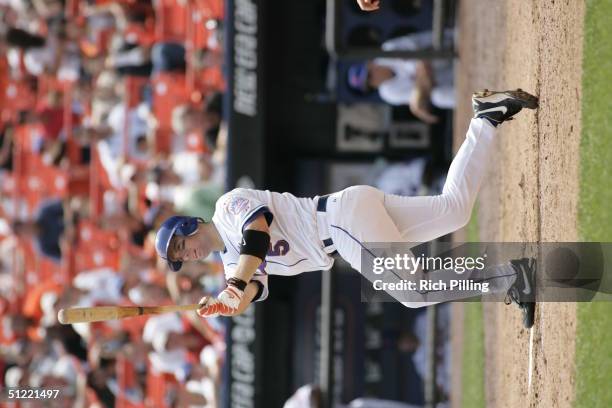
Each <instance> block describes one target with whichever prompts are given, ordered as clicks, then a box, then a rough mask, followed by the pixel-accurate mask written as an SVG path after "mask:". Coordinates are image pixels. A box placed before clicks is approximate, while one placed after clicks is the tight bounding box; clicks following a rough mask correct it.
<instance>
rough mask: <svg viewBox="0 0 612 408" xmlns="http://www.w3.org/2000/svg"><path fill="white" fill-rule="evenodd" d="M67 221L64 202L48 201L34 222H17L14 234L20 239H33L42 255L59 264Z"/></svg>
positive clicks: (14, 225)
mask: <svg viewBox="0 0 612 408" xmlns="http://www.w3.org/2000/svg"><path fill="white" fill-rule="evenodd" d="M65 221H66V218H65V216H64V206H63V204H62V201H60V200H48V201H46V202H44V203H43V204H42V205H41V206H40V208H39V209H38V214H37V215H36V216H35V217H34V219H33V220H29V221H15V222H14V223H13V232H14V233H15V234H16V235H17V236H18V237H20V238H23V239H33V240H34V242H35V243H36V248H37V249H38V251H40V253H41V254H43V255H44V256H46V257H48V258H50V259H52V260H54V261H56V262H59V261H60V260H61V258H62V249H61V247H62V245H63V244H62V238H63V235H64V232H65V230H66V225H65ZM64 242H65V241H64Z"/></svg>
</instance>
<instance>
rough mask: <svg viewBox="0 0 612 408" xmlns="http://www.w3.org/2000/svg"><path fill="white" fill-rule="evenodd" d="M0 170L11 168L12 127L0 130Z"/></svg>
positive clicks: (9, 169)
mask: <svg viewBox="0 0 612 408" xmlns="http://www.w3.org/2000/svg"><path fill="white" fill-rule="evenodd" d="M0 170H5V171H11V170H13V128H12V127H10V126H9V127H5V128H4V129H2V131H0Z"/></svg>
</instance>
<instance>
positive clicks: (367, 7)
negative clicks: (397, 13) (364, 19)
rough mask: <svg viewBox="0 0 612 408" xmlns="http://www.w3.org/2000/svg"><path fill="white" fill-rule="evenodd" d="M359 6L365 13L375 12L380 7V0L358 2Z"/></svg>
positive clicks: (360, 0)
mask: <svg viewBox="0 0 612 408" xmlns="http://www.w3.org/2000/svg"><path fill="white" fill-rule="evenodd" d="M357 4H358V5H359V8H360V9H362V10H363V11H374V10H378V8H379V7H380V0H357Z"/></svg>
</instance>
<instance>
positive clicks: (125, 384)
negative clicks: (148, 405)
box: [115, 354, 145, 408]
mask: <svg viewBox="0 0 612 408" xmlns="http://www.w3.org/2000/svg"><path fill="white" fill-rule="evenodd" d="M115 367H116V372H117V383H118V384H119V395H117V399H116V401H115V407H116V408H144V406H145V405H144V402H143V403H141V404H135V403H133V402H130V400H129V399H128V398H127V397H126V394H125V393H126V391H127V390H128V389H130V388H134V387H135V386H137V385H138V378H137V375H136V369H135V368H134V364H133V363H132V362H131V361H130V359H129V358H127V356H125V355H123V354H120V355H119V356H117V362H116V366H115Z"/></svg>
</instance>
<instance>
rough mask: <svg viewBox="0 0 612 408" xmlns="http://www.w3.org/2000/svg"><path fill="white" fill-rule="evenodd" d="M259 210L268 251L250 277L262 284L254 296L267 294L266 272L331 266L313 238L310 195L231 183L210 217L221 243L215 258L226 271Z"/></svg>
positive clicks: (313, 209) (234, 263)
mask: <svg viewBox="0 0 612 408" xmlns="http://www.w3.org/2000/svg"><path fill="white" fill-rule="evenodd" d="M261 214H263V215H264V216H265V217H266V220H267V222H268V225H269V227H270V250H269V251H268V254H267V256H266V260H265V262H263V263H262V265H261V266H260V267H259V269H258V270H257V272H256V274H255V276H254V277H253V279H254V280H257V281H259V282H261V283H263V285H264V292H263V293H262V295H261V296H260V298H259V299H258V300H259V301H261V300H264V299H265V298H266V297H267V296H268V279H267V275H268V274H271V275H284V276H290V275H297V274H299V273H302V272H309V271H319V270H327V269H330V268H331V267H332V265H333V263H334V259H333V258H332V257H330V256H329V255H328V254H327V253H325V251H324V250H323V242H322V241H321V240H320V239H319V233H318V230H317V216H316V207H315V201H314V200H313V199H312V198H298V197H295V196H294V195H292V194H289V193H282V194H281V193H275V192H271V191H267V190H266V191H261V190H251V189H243V188H237V189H234V190H232V191H230V192H228V193H226V194H224V195H223V196H221V198H219V200H217V204H216V206H215V213H214V215H213V217H212V222H213V224H214V225H215V227H216V228H217V230H218V231H219V234H220V235H221V238H222V239H223V242H224V244H225V250H224V251H222V252H221V259H222V261H223V265H224V267H225V274H226V276H231V274H232V273H233V271H234V270H235V269H236V267H237V265H238V258H239V256H240V244H241V242H242V232H243V230H244V228H245V226H247V225H248V224H249V223H250V222H252V221H253V220H254V219H255V218H256V217H257V216H259V215H261Z"/></svg>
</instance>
